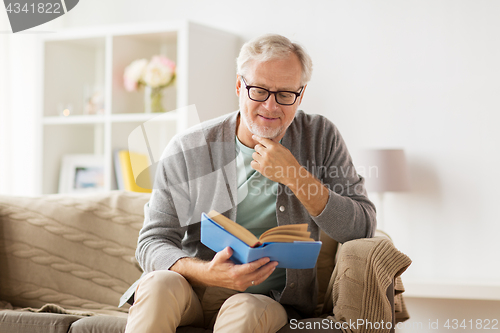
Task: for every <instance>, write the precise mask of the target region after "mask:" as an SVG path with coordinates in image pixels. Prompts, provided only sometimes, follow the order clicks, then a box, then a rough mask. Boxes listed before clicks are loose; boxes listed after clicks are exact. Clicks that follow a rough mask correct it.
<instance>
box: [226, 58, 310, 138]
mask: <svg viewBox="0 0 500 333" xmlns="http://www.w3.org/2000/svg"><path fill="white" fill-rule="evenodd" d="M301 74H302V68H301V65H300V61H299V59H298V57H297V56H296V55H295V54H291V55H290V56H289V57H288V58H286V59H281V60H270V61H266V62H255V61H254V62H252V63H250V65H249V67H248V70H247V73H246V74H245V76H244V78H245V81H246V83H247V85H249V86H258V87H262V88H265V89H267V90H270V91H294V92H299V91H300V88H301V86H300V79H301ZM304 89H305V87H304ZM236 93H237V94H238V97H239V103H240V113H241V119H240V122H239V125H238V131H237V135H238V139H239V140H240V141H241V142H242V143H243V144H245V145H246V146H249V147H254V146H255V144H256V142H255V141H254V140H253V139H252V134H255V135H258V136H260V137H263V138H267V139H272V140H273V141H276V142H278V141H279V140H281V138H283V136H284V135H285V131H286V129H287V128H288V126H290V124H291V123H292V121H293V118H294V117H295V112H296V111H297V108H298V106H299V105H300V103H301V101H302V96H303V94H301V96H299V97H298V98H297V100H296V101H295V103H294V104H293V105H280V104H278V103H277V102H276V98H275V94H271V95H270V96H269V98H268V99H267V100H266V101H265V102H256V101H253V100H251V99H250V98H249V97H248V90H247V89H246V87H245V85H244V84H243V83H242V82H241V77H240V76H238V78H237V81H236Z"/></svg>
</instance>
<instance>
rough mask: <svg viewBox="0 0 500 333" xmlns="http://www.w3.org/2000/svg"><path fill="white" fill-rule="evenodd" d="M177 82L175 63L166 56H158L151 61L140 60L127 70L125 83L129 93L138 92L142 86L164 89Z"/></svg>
mask: <svg viewBox="0 0 500 333" xmlns="http://www.w3.org/2000/svg"><path fill="white" fill-rule="evenodd" d="M174 80H175V63H174V62H173V61H172V60H170V59H168V58H167V57H165V56H161V55H157V56H153V57H152V58H151V61H149V62H148V61H147V60H146V59H139V60H135V61H133V62H132V63H131V64H130V65H128V66H127V68H125V73H124V75H123V83H124V86H125V89H126V90H128V91H134V90H137V88H139V87H140V86H142V85H147V86H149V87H151V88H164V87H167V86H169V85H171V84H172V83H173V82H174Z"/></svg>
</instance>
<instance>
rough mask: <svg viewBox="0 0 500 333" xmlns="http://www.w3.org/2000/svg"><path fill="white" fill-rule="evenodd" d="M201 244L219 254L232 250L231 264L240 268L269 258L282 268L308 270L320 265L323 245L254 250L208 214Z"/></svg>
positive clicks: (280, 244) (274, 245) (203, 221)
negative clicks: (224, 250)
mask: <svg viewBox="0 0 500 333" xmlns="http://www.w3.org/2000/svg"><path fill="white" fill-rule="evenodd" d="M201 242H202V243H203V244H205V245H206V246H207V247H209V248H210V249H212V250H213V251H215V252H219V251H222V250H223V249H225V248H226V246H229V247H231V249H232V250H233V255H232V257H231V260H232V261H233V262H234V263H236V264H246V263H248V262H252V261H254V260H257V259H260V258H263V257H269V258H270V259H271V261H277V262H278V266H277V267H280V268H292V269H305V268H313V267H314V266H315V265H316V260H317V259H318V255H319V251H320V249H321V242H319V241H316V242H314V241H313V242H302V241H301V242H291V243H283V242H269V243H264V244H262V245H260V246H258V247H250V246H248V245H247V244H246V243H244V242H243V241H242V240H240V239H239V238H237V237H235V236H234V235H233V234H231V233H230V232H228V231H226V230H225V229H224V228H223V227H222V226H221V225H220V224H218V223H217V222H215V221H214V220H213V219H211V218H210V217H209V216H208V215H207V214H205V213H202V214H201Z"/></svg>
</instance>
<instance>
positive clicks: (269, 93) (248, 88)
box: [240, 76, 304, 106]
mask: <svg viewBox="0 0 500 333" xmlns="http://www.w3.org/2000/svg"><path fill="white" fill-rule="evenodd" d="M240 77H241V80H242V81H243V83H244V84H245V88H246V89H247V93H248V98H250V99H251V100H252V101H255V102H265V101H267V100H268V99H269V97H270V96H271V94H274V100H275V101H276V103H278V104H279V105H285V106H290V105H294V104H295V102H297V98H299V96H300V95H301V94H302V90H304V86H302V87H300V91H299V92H295V91H288V90H278V91H271V90H268V89H266V88H262V87H259V86H249V85H248V84H247V82H246V81H245V78H244V77H243V76H240ZM251 88H258V89H262V90H264V91H267V97H266V99H264V100H262V101H259V100H257V99H253V98H252V97H250V89H251ZM278 93H291V94H294V95H295V100H294V101H293V103H291V104H283V103H280V102H278V95H277V94H278Z"/></svg>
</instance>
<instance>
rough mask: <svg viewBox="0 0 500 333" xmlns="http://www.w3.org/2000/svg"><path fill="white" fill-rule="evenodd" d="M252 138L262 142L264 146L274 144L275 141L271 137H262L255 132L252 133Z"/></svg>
mask: <svg viewBox="0 0 500 333" xmlns="http://www.w3.org/2000/svg"><path fill="white" fill-rule="evenodd" d="M252 139H254V140H255V141H257V142H258V143H260V144H261V145H262V146H264V147H269V146H272V145H273V143H274V141H273V140H271V139H266V138H261V137H260V136H258V135H255V134H254V135H252Z"/></svg>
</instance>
